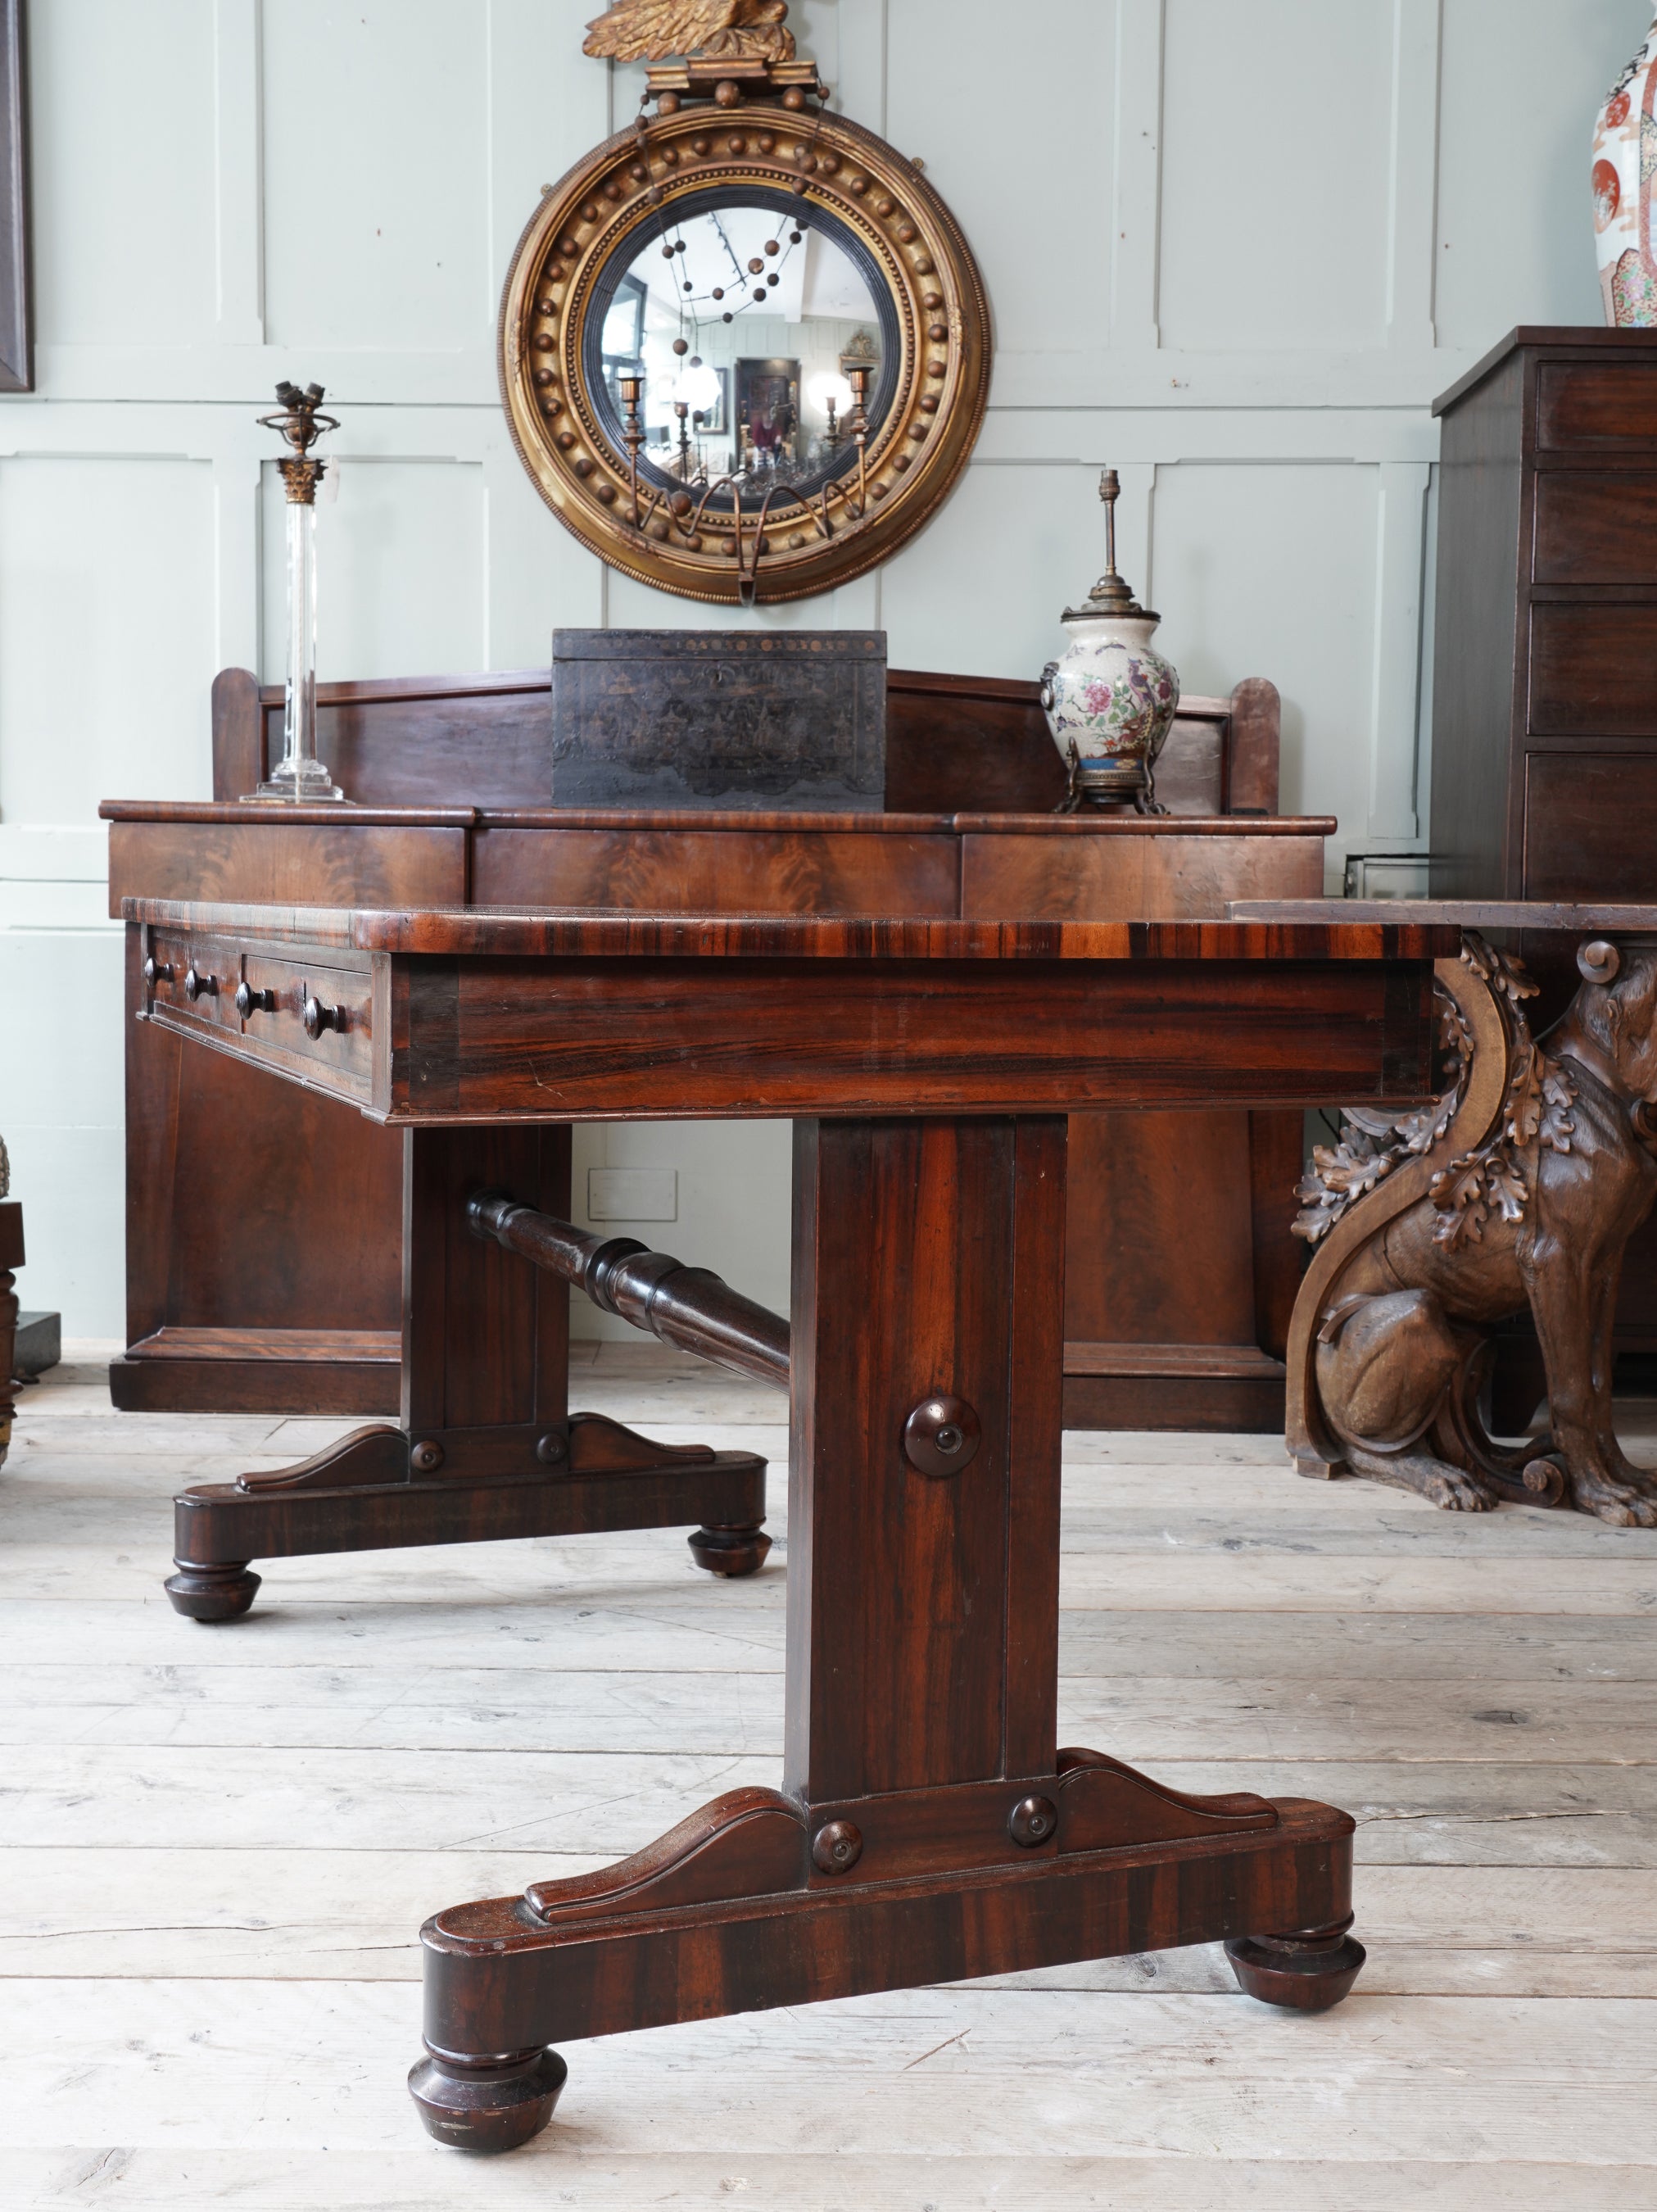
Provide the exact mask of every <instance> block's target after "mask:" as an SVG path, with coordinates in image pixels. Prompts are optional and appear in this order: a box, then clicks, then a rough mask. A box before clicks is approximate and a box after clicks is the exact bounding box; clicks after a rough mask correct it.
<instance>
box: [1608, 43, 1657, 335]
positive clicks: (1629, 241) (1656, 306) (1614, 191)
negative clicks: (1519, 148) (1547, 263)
mask: <svg viewBox="0 0 1657 2212" xmlns="http://www.w3.org/2000/svg"><path fill="white" fill-rule="evenodd" d="M1654 95H1657V22H1654V23H1653V25H1652V27H1651V29H1650V31H1649V32H1648V33H1647V35H1646V41H1645V44H1644V45H1643V46H1642V47H1641V49H1640V51H1639V52H1638V53H1637V54H1636V56H1635V57H1634V59H1633V60H1632V61H1631V62H1630V64H1629V65H1628V67H1627V68H1626V69H1625V70H1624V71H1623V73H1622V75H1621V76H1619V77H1618V80H1617V82H1616V83H1615V84H1614V85H1613V86H1612V87H1611V91H1610V93H1609V94H1607V96H1606V99H1605V105H1604V106H1603V107H1601V109H1600V110H1599V114H1598V116H1597V117H1596V118H1594V126H1593V231H1594V239H1595V243H1596V245H1597V246H1598V248H1599V283H1600V286H1601V289H1603V291H1604V294H1605V320H1606V321H1607V322H1608V323H1609V324H1611V325H1612V327H1613V328H1616V329H1622V330H1649V329H1651V328H1652V327H1653V326H1654V325H1657V254H1654V241H1653V239H1652V193H1653V191H1654V190H1657V115H1654V113H1653V101H1654Z"/></svg>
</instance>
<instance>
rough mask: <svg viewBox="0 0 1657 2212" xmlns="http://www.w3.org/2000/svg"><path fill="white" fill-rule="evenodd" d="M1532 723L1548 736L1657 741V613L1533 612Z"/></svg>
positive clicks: (1574, 607)
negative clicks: (1649, 739) (1648, 739)
mask: <svg viewBox="0 0 1657 2212" xmlns="http://www.w3.org/2000/svg"><path fill="white" fill-rule="evenodd" d="M1529 720H1530V727H1531V728H1532V730H1533V731H1534V732H1537V733H1538V734H1539V735H1541V736H1551V737H1569V736H1572V735H1574V734H1575V733H1577V732H1582V733H1584V734H1586V735H1591V736H1595V737H1611V738H1645V737H1657V605H1650V606H1646V605H1621V606H1618V605H1611V606H1605V605H1593V603H1592V602H1589V601H1577V602H1575V604H1562V605H1543V606H1533V608H1532V610H1531V681H1530V718H1529Z"/></svg>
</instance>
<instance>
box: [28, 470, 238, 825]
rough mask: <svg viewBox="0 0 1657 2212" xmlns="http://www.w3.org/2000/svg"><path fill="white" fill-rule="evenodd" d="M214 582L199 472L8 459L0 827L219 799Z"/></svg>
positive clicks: (208, 499) (204, 474)
mask: <svg viewBox="0 0 1657 2212" xmlns="http://www.w3.org/2000/svg"><path fill="white" fill-rule="evenodd" d="M213 587H214V525H213V482H212V474H211V471H210V470H209V469H208V468H207V467H206V466H205V465H203V463H202V462H199V461H188V460H163V459H153V460H151V459H142V460H134V459H126V458H123V457H122V456H120V455H118V454H111V453H104V454H88V455H82V456H59V457H55V458H51V459H48V458H46V457H44V456H41V457H37V458H16V459H9V460H0V822H4V823H48V822H86V823H90V822H93V821H94V819H95V818H96V815H97V811H98V802H99V800H100V799H104V798H106V797H108V796H109V795H110V794H111V793H113V792H117V791H118V792H120V793H123V794H124V795H125V796H126V797H128V798H132V799H150V798H163V797H167V796H169V795H174V794H176V795H179V796H181V797H185V798H192V799H193V798H204V797H206V796H207V795H208V793H209V791H210V790H211V788H212V782H211V774H210V769H209V722H208V711H207V707H208V700H207V695H208V686H209V684H210V683H211V681H212V676H213V600H214V588H213Z"/></svg>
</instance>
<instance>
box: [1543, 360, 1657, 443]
mask: <svg viewBox="0 0 1657 2212" xmlns="http://www.w3.org/2000/svg"><path fill="white" fill-rule="evenodd" d="M1536 442H1537V444H1538V445H1539V446H1541V447H1552V448H1555V449H1557V448H1560V447H1584V448H1587V449H1588V450H1591V451H1593V452H1603V451H1604V450H1605V447H1608V446H1651V447H1657V362H1654V363H1650V364H1647V363H1642V362H1632V361H1624V362H1606V363H1600V362H1563V361H1561V362H1542V364H1541V365H1540V367H1539V368H1538V370H1537V390H1536Z"/></svg>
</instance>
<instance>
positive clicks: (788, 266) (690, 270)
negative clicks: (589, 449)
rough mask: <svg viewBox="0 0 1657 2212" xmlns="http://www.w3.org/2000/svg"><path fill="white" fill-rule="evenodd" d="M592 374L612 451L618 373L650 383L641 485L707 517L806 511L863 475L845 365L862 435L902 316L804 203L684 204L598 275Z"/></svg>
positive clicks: (759, 195)
mask: <svg viewBox="0 0 1657 2212" xmlns="http://www.w3.org/2000/svg"><path fill="white" fill-rule="evenodd" d="M594 308H595V313H593V314H592V316H591V317H590V318H589V320H588V325H587V331H588V338H587V356H586V374H587V381H588V388H589V391H590V392H592V393H593V395H594V397H595V400H596V403H597V405H598V412H599V414H600V416H601V417H602V419H603V421H604V428H605V430H606V432H607V434H608V435H609V436H610V439H611V441H612V442H613V444H614V447H615V449H616V452H617V453H625V451H626V446H625V441H624V440H623V438H622V416H623V411H624V410H622V407H621V405H620V404H619V401H618V399H617V397H616V383H615V379H616V373H617V372H618V370H620V369H621V368H636V369H638V370H640V372H641V373H642V374H643V377H644V393H643V398H642V402H641V411H642V415H643V419H644V426H645V444H644V447H643V449H642V451H641V453H640V475H641V477H644V478H646V480H650V481H654V482H657V483H661V484H664V485H683V486H685V487H687V488H689V489H694V490H695V494H696V495H697V497H698V499H701V497H702V496H703V495H707V497H708V499H709V500H710V501H711V502H712V503H713V504H714V505H716V506H720V507H728V506H730V505H731V504H732V503H733V499H734V498H736V497H739V498H740V500H741V503H742V504H743V505H744V507H751V506H752V505H753V504H754V502H755V501H756V498H763V497H764V496H765V494H766V493H767V491H771V492H773V493H775V492H779V491H781V490H784V489H786V490H791V491H795V492H797V493H798V494H799V495H801V496H805V497H809V496H810V495H811V494H812V493H813V492H815V491H816V490H818V489H821V488H822V486H823V485H825V484H827V483H829V482H830V481H832V480H833V479H834V478H835V477H839V476H841V475H842V474H843V473H845V472H846V471H847V470H848V469H853V468H855V466H856V460H857V447H856V439H855V435H854V434H853V416H854V407H855V400H854V395H853V384H852V381H851V379H850V377H848V374H847V364H848V363H852V364H855V366H856V369H857V371H858V372H859V374H862V375H863V376H864V378H865V386H866V398H865V417H866V422H867V427H868V430H869V433H870V435H871V436H872V435H874V434H875V432H877V430H878V428H879V427H880V424H881V422H882V421H883V418H884V416H885V414H886V411H887V410H888V408H889V404H890V403H891V397H892V392H893V389H894V387H895V381H896V371H897V356H898V349H899V347H898V331H897V319H896V313H895V309H894V307H893V305H892V302H891V300H890V297H889V295H888V293H887V290H886V288H885V286H884V284H883V281H882V279H881V277H880V275H879V271H878V269H877V264H875V262H874V260H873V258H872V256H871V254H870V252H869V251H868V249H867V248H866V247H865V246H864V244H863V242H862V241H861V240H859V238H858V237H857V236H856V234H855V233H853V231H852V230H851V229H849V228H847V226H846V225H845V224H844V223H842V222H841V221H840V220H839V218H838V217H836V216H832V215H829V214H828V213H827V212H826V211H825V210H822V209H820V208H816V207H814V206H813V205H812V204H810V201H809V200H807V199H805V198H803V197H800V196H799V195H798V194H792V193H784V192H775V193H772V192H768V191H756V192H755V193H753V194H752V195H751V196H750V197H745V198H744V199H743V200H741V201H731V200H728V199H725V198H724V197H722V196H721V195H720V193H719V192H718V191H708V192H704V193H701V194H697V195H693V196H691V197H689V198H687V199H686V200H685V201H683V202H682V203H681V204H679V205H678V206H677V208H675V209H673V210H670V211H668V212H667V213H665V215H664V216H663V218H662V219H661V220H660V221H659V222H656V223H653V224H652V226H651V227H650V228H649V229H648V231H647V232H645V231H635V232H634V234H633V235H632V236H631V237H630V238H629V239H628V240H626V241H625V242H624V243H623V244H622V246H620V247H619V248H618V249H617V251H616V254H615V255H614V256H613V257H612V258H611V261H610V264H609V265H608V266H607V267H606V269H605V270H604V271H603V272H602V274H601V275H600V276H599V278H598V285H597V288H596V292H595V298H594Z"/></svg>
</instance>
